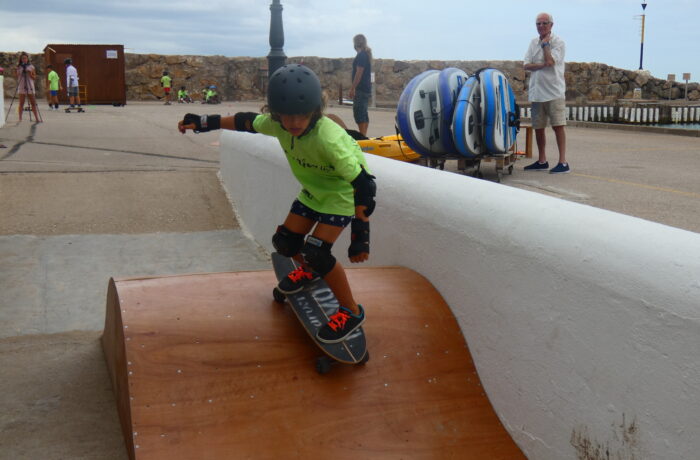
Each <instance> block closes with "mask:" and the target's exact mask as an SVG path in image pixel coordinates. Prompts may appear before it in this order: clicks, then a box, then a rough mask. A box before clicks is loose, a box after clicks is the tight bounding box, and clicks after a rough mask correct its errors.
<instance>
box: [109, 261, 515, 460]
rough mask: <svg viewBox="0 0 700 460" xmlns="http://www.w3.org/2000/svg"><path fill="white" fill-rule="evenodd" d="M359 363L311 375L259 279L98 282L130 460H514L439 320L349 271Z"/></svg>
mask: <svg viewBox="0 0 700 460" xmlns="http://www.w3.org/2000/svg"><path fill="white" fill-rule="evenodd" d="M347 272H348V278H349V280H350V284H351V286H352V287H353V290H354V294H355V297H356V299H357V300H358V301H359V302H361V303H362V304H363V305H364V307H365V309H366V312H367V321H366V323H365V333H366V335H367V343H368V350H369V352H370V355H371V358H370V360H369V362H368V363H367V364H366V365H364V366H350V365H338V366H336V367H335V368H334V369H333V370H332V371H331V372H330V373H329V374H326V375H319V374H318V373H316V370H315V368H314V365H313V364H314V359H315V358H316V356H318V355H320V354H321V352H320V350H319V349H318V348H317V347H316V346H315V344H314V343H313V342H312V341H311V339H310V338H309V337H308V336H307V334H306V332H305V331H304V330H303V329H302V327H301V325H300V324H299V323H298V321H297V319H296V318H295V316H294V314H293V312H291V310H289V308H288V307H287V306H286V305H285V306H281V305H280V304H277V303H275V302H274V301H273V300H272V288H273V286H274V285H275V284H276V281H275V276H274V274H273V272H272V271H258V272H240V273H221V274H205V275H188V276H174V277H165V278H151V279H131V280H117V281H111V282H110V287H109V294H108V299H107V319H106V324H105V332H104V336H103V344H104V349H105V356H106V359H107V363H108V366H109V368H110V373H111V375H112V380H113V384H114V388H115V393H116V394H117V404H118V407H119V413H120V417H121V422H122V427H123V429H124V432H125V440H126V444H127V448H128V451H129V452H130V455H131V457H132V458H136V459H168V460H173V459H217V460H219V459H248V458H250V459H317V458H318V459H321V458H333V459H358V458H361V459H441V460H442V459H460V460H462V459H489V460H493V459H508V460H512V459H518V458H524V456H523V454H522V453H521V452H520V450H519V449H518V447H517V446H516V445H515V443H514V442H513V441H512V439H511V438H510V437H509V435H508V433H507V432H506V430H505V429H504V428H503V426H502V425H501V423H500V421H499V420H498V418H497V416H496V414H495V413H494V411H493V409H492V407H491V404H490V403H489V401H488V399H487V397H486V395H485V394H484V390H483V388H482V387H481V384H480V381H479V377H478V375H477V374H476V370H475V368H474V364H473V362H472V360H471V356H470V354H469V350H468V348H467V344H466V343H465V341H464V338H463V336H462V334H461V331H460V329H459V326H458V325H457V322H456V321H455V319H454V316H453V315H452V313H451V311H450V309H449V308H448V307H447V305H446V304H445V302H444V300H443V299H442V297H441V296H440V294H439V293H438V292H437V291H436V290H435V288H434V287H433V286H432V285H431V284H430V283H429V282H428V281H427V280H426V279H425V278H423V277H422V276H420V275H419V274H417V273H415V272H413V271H411V270H408V269H405V268H398V267H388V268H364V269H350V270H348V271H347Z"/></svg>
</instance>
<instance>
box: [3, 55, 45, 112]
mask: <svg viewBox="0 0 700 460" xmlns="http://www.w3.org/2000/svg"><path fill="white" fill-rule="evenodd" d="M20 65H21V66H22V83H23V85H24V95H25V96H27V99H29V101H28V102H29V107H28V109H29V121H30V122H31V121H32V111H34V114H35V115H36V118H37V120H36V121H37V122H43V121H44V120H43V118H42V116H41V111H40V110H39V104H37V103H36V89H35V91H34V93H30V92H29V81H28V78H29V77H28V76H27V65H26V64H20ZM18 83H19V82H18ZM17 91H19V84H18V85H17V87H16V88H15V94H13V95H12V100H11V101H10V107H9V108H8V109H7V114H6V115H5V119H6V120H7V119H8V118H9V116H10V112H11V111H12V104H13V103H14V102H15V97H17ZM20 96H21V95H20ZM20 99H21V98H20ZM22 105H24V104H22ZM22 110H24V107H22Z"/></svg>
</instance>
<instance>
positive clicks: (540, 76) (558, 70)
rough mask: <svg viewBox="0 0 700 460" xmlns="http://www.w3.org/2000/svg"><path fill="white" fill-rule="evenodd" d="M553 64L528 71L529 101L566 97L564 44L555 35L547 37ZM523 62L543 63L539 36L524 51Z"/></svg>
mask: <svg viewBox="0 0 700 460" xmlns="http://www.w3.org/2000/svg"><path fill="white" fill-rule="evenodd" d="M549 44H550V47H551V53H552V57H553V58H554V65H553V66H552V67H545V68H543V69H540V70H533V71H531V72H530V86H529V88H528V95H527V99H528V100H529V101H530V102H547V101H553V100H555V99H564V98H565V97H566V80H564V54H565V53H566V44H565V43H564V40H562V39H561V38H559V37H558V36H557V35H554V34H552V35H551V37H550V39H549ZM523 61H524V64H542V63H544V51H543V50H542V46H541V45H540V39H539V37H537V38H533V39H532V41H531V42H530V46H529V47H528V49H527V53H525V59H523Z"/></svg>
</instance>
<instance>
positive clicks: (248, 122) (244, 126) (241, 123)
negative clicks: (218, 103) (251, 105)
mask: <svg viewBox="0 0 700 460" xmlns="http://www.w3.org/2000/svg"><path fill="white" fill-rule="evenodd" d="M257 116H258V114H257V113H255V112H238V113H237V114H235V115H234V116H233V123H234V126H235V127H236V131H246V132H249V133H257V131H256V130H255V128H253V121H255V117H257Z"/></svg>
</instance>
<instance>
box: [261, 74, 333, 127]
mask: <svg viewBox="0 0 700 460" xmlns="http://www.w3.org/2000/svg"><path fill="white" fill-rule="evenodd" d="M267 105H268V107H269V108H270V112H272V113H279V114H284V115H300V114H306V113H311V112H313V111H315V110H317V109H319V108H320V107H321V105H322V104H321V82H320V81H319V79H318V77H317V76H316V74H315V73H314V72H313V71H312V70H311V69H309V68H308V67H306V66H303V65H301V64H287V65H285V66H282V67H280V68H279V69H277V70H275V72H274V73H273V74H272V76H271V77H270V83H269V85H268V88H267Z"/></svg>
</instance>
